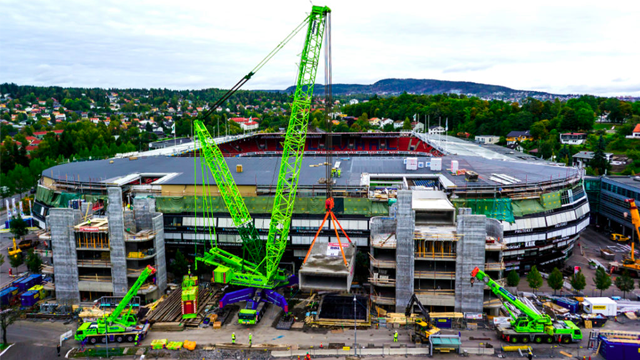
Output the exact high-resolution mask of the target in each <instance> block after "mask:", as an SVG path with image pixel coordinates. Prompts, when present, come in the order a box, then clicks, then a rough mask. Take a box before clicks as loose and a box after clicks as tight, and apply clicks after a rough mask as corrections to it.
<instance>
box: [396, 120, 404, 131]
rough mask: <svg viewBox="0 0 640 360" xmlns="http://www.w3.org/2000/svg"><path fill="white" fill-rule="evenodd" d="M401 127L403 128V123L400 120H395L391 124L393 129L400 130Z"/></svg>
mask: <svg viewBox="0 0 640 360" xmlns="http://www.w3.org/2000/svg"><path fill="white" fill-rule="evenodd" d="M402 126H404V121H402V120H397V121H394V122H393V128H394V129H402Z"/></svg>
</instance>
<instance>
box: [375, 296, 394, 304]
mask: <svg viewBox="0 0 640 360" xmlns="http://www.w3.org/2000/svg"><path fill="white" fill-rule="evenodd" d="M371 301H373V302H374V303H377V304H380V305H395V304H396V298H394V297H387V296H380V295H371Z"/></svg>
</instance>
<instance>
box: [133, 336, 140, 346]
mask: <svg viewBox="0 0 640 360" xmlns="http://www.w3.org/2000/svg"><path fill="white" fill-rule="evenodd" d="M139 340H140V334H136V340H135V342H134V344H136V346H138V344H139Z"/></svg>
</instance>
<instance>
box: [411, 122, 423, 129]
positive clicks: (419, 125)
mask: <svg viewBox="0 0 640 360" xmlns="http://www.w3.org/2000/svg"><path fill="white" fill-rule="evenodd" d="M411 129H413V131H415V132H423V131H424V124H423V123H421V122H417V121H414V122H412V123H411Z"/></svg>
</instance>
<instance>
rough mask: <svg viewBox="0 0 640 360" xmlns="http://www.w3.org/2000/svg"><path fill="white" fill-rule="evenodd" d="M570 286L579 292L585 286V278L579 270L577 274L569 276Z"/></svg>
mask: <svg viewBox="0 0 640 360" xmlns="http://www.w3.org/2000/svg"><path fill="white" fill-rule="evenodd" d="M571 287H573V289H574V290H576V291H578V292H581V291H582V290H584V288H585V287H587V279H586V278H585V277H584V275H583V274H582V271H579V272H578V273H577V274H573V276H572V277H571Z"/></svg>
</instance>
